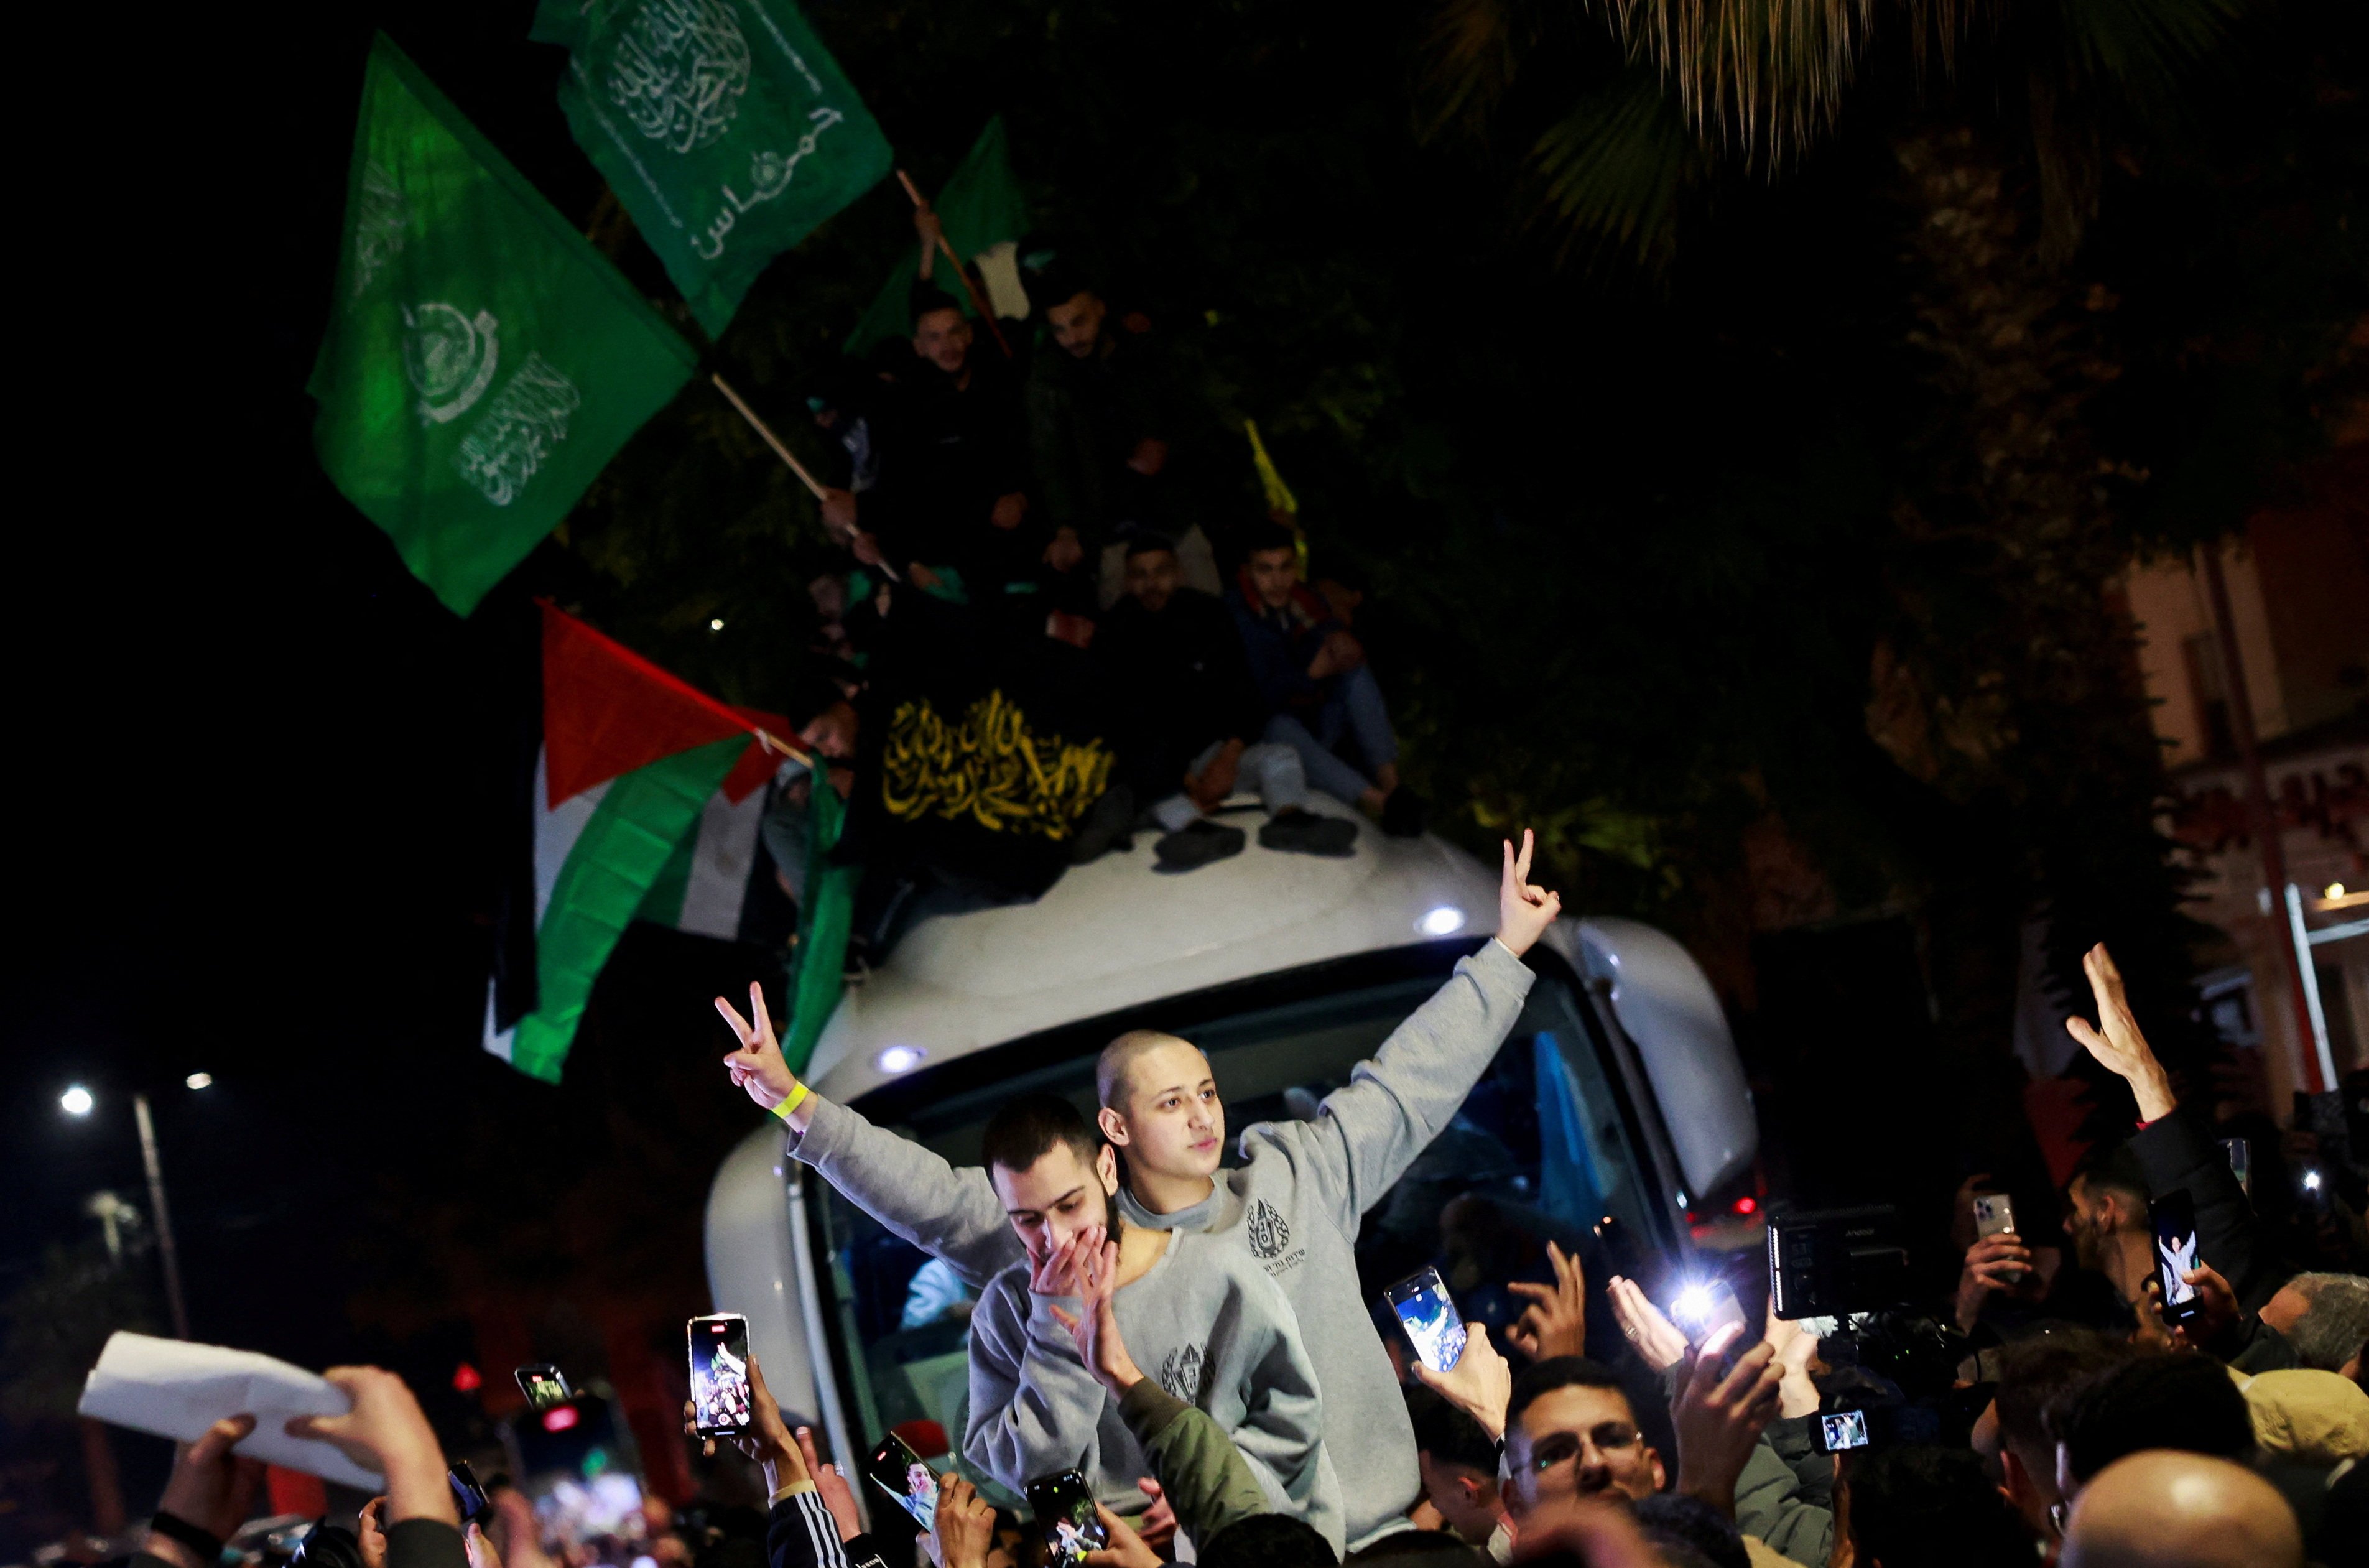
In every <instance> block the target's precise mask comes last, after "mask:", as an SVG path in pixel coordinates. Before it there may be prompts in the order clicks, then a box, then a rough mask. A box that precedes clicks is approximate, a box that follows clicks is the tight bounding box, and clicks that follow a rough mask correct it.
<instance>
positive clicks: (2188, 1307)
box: [2147, 1190, 2204, 1328]
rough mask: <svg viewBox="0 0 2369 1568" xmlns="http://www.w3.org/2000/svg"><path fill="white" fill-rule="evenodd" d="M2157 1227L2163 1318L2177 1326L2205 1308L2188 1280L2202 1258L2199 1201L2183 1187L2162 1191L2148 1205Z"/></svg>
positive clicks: (2156, 1243)
mask: <svg viewBox="0 0 2369 1568" xmlns="http://www.w3.org/2000/svg"><path fill="white" fill-rule="evenodd" d="M2147 1215H2148V1218H2149V1220H2150V1221H2151V1223H2152V1224H2153V1226H2154V1229H2155V1266H2156V1277H2157V1283H2158V1284H2160V1285H2161V1286H2162V1287H2163V1321H2164V1322H2166V1323H2168V1324H2169V1325H2170V1326H2172V1327H2174V1328H2178V1327H2179V1326H2180V1324H2182V1323H2185V1322H2188V1321H2189V1320H2191V1319H2192V1318H2193V1317H2195V1316H2196V1314H2197V1313H2198V1312H2199V1311H2201V1310H2203V1305H2204V1303H2203V1299H2202V1298H2201V1297H2199V1296H2198V1294H2197V1291H2196V1287H2195V1286H2193V1285H2191V1284H2190V1283H2189V1282H2188V1279H2187V1276H2189V1275H2191V1274H2193V1273H2194V1272H2195V1271H2196V1269H2197V1268H2198V1267H2199V1265H2201V1264H2202V1263H2203V1259H2201V1258H2199V1257H2198V1256H2197V1255H2196V1205H2195V1203H2194V1201H2193V1200H2192V1199H2191V1198H2190V1197H2189V1196H2188V1194H2187V1193H2186V1192H2185V1191H2184V1190H2183V1191H2177V1192H2168V1193H2164V1194H2162V1195H2160V1196H2157V1198H2156V1200H2155V1201H2154V1202H2152V1203H2150V1204H2148V1205H2147Z"/></svg>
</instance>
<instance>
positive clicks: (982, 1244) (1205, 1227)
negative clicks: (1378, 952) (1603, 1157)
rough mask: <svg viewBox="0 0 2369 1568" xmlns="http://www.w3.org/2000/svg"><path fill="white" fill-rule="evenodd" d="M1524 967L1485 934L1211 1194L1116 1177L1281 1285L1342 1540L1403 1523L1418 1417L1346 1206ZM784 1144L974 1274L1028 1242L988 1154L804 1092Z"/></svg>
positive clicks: (1403, 1155) (1384, 1172)
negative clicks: (976, 1161) (938, 1148)
mask: <svg viewBox="0 0 2369 1568" xmlns="http://www.w3.org/2000/svg"><path fill="white" fill-rule="evenodd" d="M1531 979H1532V976H1531V974H1530V971H1529V970H1528V968H1526V967H1524V966H1523V964H1522V961H1521V960H1520V959H1518V958H1516V957H1515V956H1514V955H1513V953H1512V952H1511V951H1510V950H1509V949H1507V948H1506V947H1505V944H1503V943H1500V942H1496V941H1491V942H1488V943H1486V944H1483V945H1482V949H1481V951H1479V952H1478V953H1475V954H1474V955H1472V956H1471V957H1470V958H1466V959H1463V960H1462V961H1460V962H1459V963H1458V965H1457V966H1456V973H1455V975H1454V976H1453V977H1452V978H1451V979H1449V980H1448V983H1447V984H1446V985H1444V986H1442V987H1440V988H1439V990H1437V991H1436V992H1435V993H1434V994H1433V995H1432V997H1431V1000H1430V1001H1426V1002H1425V1003H1424V1004H1423V1005H1422V1006H1421V1007H1419V1008H1417V1009H1416V1010H1415V1012H1414V1013H1413V1016H1411V1017H1409V1018H1408V1019H1407V1021H1406V1022H1405V1023H1403V1024H1400V1025H1399V1026H1398V1027H1397V1028H1396V1029H1394V1030H1392V1031H1391V1032H1390V1038H1389V1039H1387V1040H1384V1041H1383V1042H1382V1044H1381V1048H1380V1049H1379V1050H1377V1051H1376V1052H1375V1053H1374V1056H1373V1059H1371V1060H1369V1061H1364V1062H1360V1063H1358V1064H1357V1067H1356V1070H1355V1071H1354V1072H1353V1073H1352V1074H1351V1075H1350V1082H1349V1084H1348V1087H1346V1088H1345V1089H1342V1090H1339V1091H1338V1092H1336V1093H1333V1094H1330V1095H1327V1096H1326V1097H1325V1099H1324V1103H1323V1104H1322V1106H1320V1107H1319V1109H1318V1113H1317V1116H1316V1119H1315V1120H1313V1121H1308V1122H1284V1123H1273V1122H1268V1123H1261V1124H1259V1125H1257V1126H1254V1127H1250V1128H1248V1129H1247V1130H1245V1131H1244V1132H1243V1134H1242V1159H1243V1161H1244V1163H1243V1164H1242V1165H1241V1166H1240V1167H1238V1168H1236V1169H1234V1170H1230V1171H1220V1172H1219V1173H1218V1176H1217V1181H1216V1190H1215V1191H1214V1192H1212V1193H1211V1194H1210V1196H1208V1197H1207V1198H1205V1199H1203V1200H1202V1201H1201V1202H1199V1203H1196V1204H1195V1205H1193V1206H1192V1207H1190V1208H1186V1209H1182V1210H1179V1211H1178V1212H1177V1213H1174V1214H1166V1215H1160V1214H1153V1213H1151V1212H1150V1211H1149V1210H1147V1209H1145V1208H1144V1207H1142V1206H1141V1205H1140V1204H1139V1203H1137V1202H1135V1201H1134V1199H1133V1198H1132V1197H1131V1196H1129V1195H1128V1194H1127V1193H1126V1192H1125V1191H1122V1192H1121V1193H1120V1194H1119V1203H1120V1206H1121V1208H1122V1211H1123V1212H1124V1214H1125V1215H1126V1218H1127V1222H1128V1223H1129V1224H1135V1225H1144V1226H1151V1227H1157V1228H1162V1229H1176V1230H1199V1231H1206V1232H1207V1233H1208V1234H1210V1235H1211V1236H1212V1237H1218V1238H1223V1239H1225V1240H1227V1241H1228V1242H1230V1244H1231V1245H1233V1246H1235V1247H1237V1248H1239V1249H1241V1250H1242V1252H1243V1253H1247V1255H1249V1256H1250V1257H1251V1258H1253V1259H1254V1260H1255V1261H1256V1262H1257V1264H1258V1265H1259V1266H1260V1267H1261V1268H1264V1269H1265V1271H1266V1272H1267V1274H1268V1275H1269V1276H1271V1277H1272V1278H1274V1280H1275V1281H1276V1284H1278V1285H1280V1286H1281V1287H1282V1288H1283V1293H1284V1296H1285V1297H1286V1299H1288V1300H1289V1301H1290V1302H1291V1305H1292V1309H1293V1311H1294V1312H1295V1313H1296V1314H1297V1316H1298V1317H1299V1331H1300V1337H1301V1341H1302V1343H1303V1344H1305V1345H1306V1346H1307V1347H1308V1354H1309V1356H1310V1359H1311V1360H1312V1361H1313V1362H1314V1363H1315V1366H1316V1378H1317V1383H1318V1386H1319V1387H1320V1388H1322V1391H1323V1397H1324V1446H1325V1448H1326V1450H1327V1452H1328V1453H1329V1454H1330V1455H1331V1458H1332V1460H1333V1465H1334V1467H1335V1468H1336V1469H1337V1471H1338V1472H1339V1474H1340V1477H1341V1482H1342V1492H1343V1495H1342V1504H1343V1512H1344V1515H1345V1521H1346V1524H1345V1533H1346V1534H1347V1536H1348V1546H1349V1548H1350V1550H1352V1551H1354V1550H1356V1548H1357V1547H1358V1546H1360V1545H1362V1544H1364V1543H1365V1542H1366V1541H1367V1540H1368V1539H1370V1538H1372V1537H1375V1536H1378V1535H1380V1534H1383V1533H1385V1532H1387V1531H1390V1530H1395V1529H1398V1528H1403V1526H1404V1525H1405V1522H1406V1521H1405V1514H1406V1510H1407V1508H1408V1506H1409V1505H1412V1504H1413V1502H1414V1499H1415V1494H1417V1493H1418V1492H1419V1491H1420V1490H1421V1488H1422V1480H1421V1477H1420V1476H1418V1474H1417V1473H1416V1471H1415V1462H1414V1428H1413V1425H1412V1424H1411V1423H1409V1421H1408V1420H1407V1413H1406V1403H1405V1401H1404V1399H1403V1397H1402V1395H1401V1394H1400V1392H1399V1388H1398V1380H1397V1378H1396V1376H1395V1375H1394V1374H1393V1373H1392V1371H1391V1368H1390V1355H1389V1353H1388V1352H1387V1351H1385V1350H1384V1349H1383V1348H1382V1342H1381V1340H1380V1339H1379V1337H1378V1336H1377V1335H1376V1333H1375V1332H1374V1326H1373V1320H1372V1318H1371V1316H1370V1315H1369V1308H1368V1303H1367V1301H1366V1300H1365V1299H1364V1296H1363V1294H1362V1293H1361V1291H1360V1289H1359V1287H1358V1284H1357V1264H1356V1237H1357V1225H1358V1221H1359V1219H1360V1217H1361V1216H1363V1215H1364V1213H1365V1212H1366V1210H1367V1209H1368V1208H1371V1207H1373V1206H1374V1204H1375V1202H1376V1201H1377V1200H1378V1199H1379V1197H1380V1196H1381V1195H1382V1194H1383V1193H1385V1192H1387V1191H1388V1190H1389V1189H1390V1185H1391V1184H1392V1183H1394V1182H1396V1181H1397V1180H1398V1179H1399V1177H1400V1176H1401V1175H1402V1173H1404V1172H1405V1170H1406V1168H1407V1166H1408V1165H1410V1164H1411V1163H1413V1160H1414V1157H1415V1156H1416V1155H1417V1154H1419V1153H1421V1152H1422V1151H1423V1149H1424V1146H1425V1145H1426V1144H1428V1143H1429V1142H1430V1141H1431V1140H1432V1139H1434V1138H1436V1137H1437V1136H1438V1134H1439V1131H1440V1129H1441V1128H1442V1127H1446V1126H1447V1125H1448V1118H1449V1117H1451V1116H1454V1115H1455V1114H1456V1110H1457V1107H1458V1106H1459V1105H1461V1104H1463V1103H1464V1096H1465V1095H1466V1094H1468V1093H1471V1089H1472V1085H1473V1083H1474V1082H1477V1081H1478V1080H1479V1079H1480V1076H1481V1074H1482V1071H1483V1070H1485V1069H1486V1068H1487V1067H1488V1065H1489V1060H1490V1059H1491V1058H1492V1057H1493V1056H1495V1055H1496V1054H1497V1047H1499V1046H1501V1045H1503V1044H1505V1036H1507V1035H1509V1034H1511V1033H1512V1032H1513V1028H1514V1023H1515V1021H1516V1019H1517V1018H1519V1017H1520V1016H1521V1013H1522V1003H1523V1001H1524V1000H1525V999H1526V998H1528V995H1529V991H1530V982H1531ZM791 1152H792V1153H793V1154H794V1155H795V1157H796V1158H797V1159H799V1160H801V1161H804V1162H806V1163H807V1164H808V1165H811V1166H813V1167H814V1168H815V1169H816V1170H817V1171H819V1172H820V1173H822V1175H823V1178H824V1179H825V1180H827V1181H829V1182H830V1185H833V1186H834V1187H837V1188H838V1189H839V1190H840V1191H841V1193H843V1194H844V1195H846V1196H847V1198H848V1200H849V1201H850V1202H852V1203H853V1204H855V1205H856V1207H860V1208H862V1209H863V1210H864V1212H865V1213H867V1214H869V1215H871V1216H872V1217H873V1218H874V1219H877V1220H879V1221H880V1222H881V1223H882V1224H883V1225H885V1226H887V1228H888V1229H889V1230H892V1231H894V1232H895V1233H896V1234H897V1235H898V1236H901V1237H903V1238H904V1239H905V1240H906V1241H908V1242H912V1243H913V1244H914V1245H915V1246H917V1247H920V1248H921V1250H922V1251H923V1252H926V1253H932V1254H933V1255H934V1256H937V1257H942V1258H944V1259H945V1260H946V1262H947V1263H949V1264H951V1265H954V1267H955V1269H956V1272H957V1273H959V1274H961V1275H962V1276H964V1277H965V1278H966V1279H967V1280H968V1281H970V1282H971V1283H973V1284H975V1285H980V1286H984V1285H985V1284H986V1282H987V1281H988V1280H989V1279H990V1278H992V1277H993V1276H995V1275H997V1274H999V1273H1001V1271H1002V1270H1003V1269H1005V1268H1007V1267H1009V1266H1011V1265H1012V1264H1013V1263H1014V1262H1016V1261H1018V1260H1019V1259H1020V1258H1021V1257H1022V1256H1023V1255H1024V1254H1023V1252H1022V1248H1021V1245H1020V1238H1019V1237H1017V1236H1015V1235H1013V1231H1012V1226H1011V1223H1010V1221H1009V1220H1008V1219H1007V1218H1006V1217H1005V1215H1004V1212H1003V1206H1002V1204H1001V1203H1000V1202H998V1201H997V1199H996V1196H995V1189H994V1188H993V1187H992V1186H991V1185H989V1183H988V1179H987V1173H986V1172H984V1171H982V1170H979V1169H978V1168H977V1167H975V1166H974V1167H969V1168H967V1169H964V1170H960V1171H957V1170H956V1169H955V1168H954V1167H953V1166H951V1165H949V1164H947V1163H946V1162H945V1161H944V1160H943V1159H941V1158H940V1157H939V1156H937V1155H935V1154H933V1153H932V1152H931V1151H930V1150H926V1149H924V1148H922V1147H921V1145H919V1144H917V1143H914V1142H912V1141H910V1139H902V1138H898V1136H897V1135H896V1134H894V1133H891V1132H887V1131H885V1130H883V1129H882V1128H879V1127H874V1126H873V1125H872V1124H871V1123H869V1122H867V1121H865V1120H864V1118H863V1117H862V1116H858V1115H857V1114H856V1113H855V1112H853V1111H851V1110H849V1109H848V1108H847V1107H846V1106H844V1105H839V1104H833V1103H831V1102H830V1101H828V1100H817V1101H816V1102H815V1111H814V1117H813V1120H812V1121H810V1122H809V1123H808V1124H807V1130H806V1134H805V1136H804V1137H803V1138H798V1139H795V1142H794V1143H793V1144H792V1146H791ZM1081 1370H1082V1368H1081Z"/></svg>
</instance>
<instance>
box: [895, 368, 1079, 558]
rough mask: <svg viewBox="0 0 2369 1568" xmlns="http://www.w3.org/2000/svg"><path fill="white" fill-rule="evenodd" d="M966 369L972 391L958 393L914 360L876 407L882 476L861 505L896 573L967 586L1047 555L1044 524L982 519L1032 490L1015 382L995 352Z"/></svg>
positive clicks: (948, 378) (937, 373) (950, 383)
mask: <svg viewBox="0 0 2369 1568" xmlns="http://www.w3.org/2000/svg"><path fill="white" fill-rule="evenodd" d="M969 370H970V381H969V384H968V385H967V386H965V387H960V388H957V387H956V384H955V381H954V378H953V377H951V376H949V375H947V374H946V373H945V372H943V371H941V370H939V369H938V368H937V367H936V366H935V365H933V364H931V363H929V362H928V361H923V360H919V359H917V360H916V361H914V362H913V365H912V368H911V369H910V370H909V371H906V372H903V373H902V374H901V376H900V378H899V381H898V385H897V386H896V388H895V389H894V390H893V391H891V392H889V393H888V394H887V395H884V396H883V397H882V398H881V399H880V400H879V406H878V411H877V413H876V415H875V418H874V429H873V439H874V448H875V452H877V454H878V461H879V465H880V478H879V483H878V484H877V485H876V486H875V487H874V489H873V491H872V493H871V494H870V495H869V496H867V497H866V498H865V502H864V504H865V507H866V508H867V509H868V513H869V515H867V516H866V517H865V519H864V525H865V526H866V527H867V528H869V529H871V530H872V531H873V532H875V533H877V534H878V535H879V536H880V539H881V544H882V547H883V549H884V550H885V551H886V552H887V554H888V557H889V559H890V560H891V561H892V562H893V563H894V564H895V565H896V566H897V567H898V570H900V571H901V570H903V569H904V566H905V563H906V562H907V561H920V562H921V563H922V564H923V565H925V566H930V567H949V566H951V567H956V568H957V569H959V570H961V571H962V572H963V573H964V576H965V578H966V580H967V579H968V578H971V577H973V576H978V575H985V576H988V577H994V576H996V575H998V574H999V573H1001V570H1002V569H1003V557H1004V556H1006V555H1017V556H1019V557H1021V558H1023V559H1024V560H1026V561H1030V562H1033V561H1034V560H1035V558H1036V555H1038V554H1041V553H1042V551H1043V549H1044V540H1045V538H1046V537H1047V534H1048V531H1047V529H1046V528H1045V526H1044V523H1043V520H1042V519H1041V518H1039V517H1031V518H1030V519H1029V520H1028V521H1026V522H1024V524H1023V525H1022V527H1021V528H1020V529H1019V530H1003V529H999V528H997V527H995V525H994V524H993V523H991V522H990V521H988V519H989V514H990V512H991V511H992V510H993V509H994V507H995V502H996V499H997V498H998V497H1001V496H1005V495H1009V494H1012V493H1013V492H1014V491H1018V492H1020V493H1021V494H1023V495H1025V494H1026V493H1027V492H1028V490H1029V488H1030V486H1029V478H1028V438H1027V430H1026V427H1025V424H1024V420H1023V418H1022V415H1021V407H1020V385H1019V382H1018V380H1017V379H1016V378H1015V377H1014V376H1013V372H1012V370H1011V368H1010V367H1009V366H1007V365H1006V364H1005V363H1004V361H1003V360H1002V359H1001V356H999V355H995V354H991V353H990V354H984V355H982V354H980V353H978V352H977V351H976V349H974V350H973V352H972V354H971V356H970V361H969ZM1013 534H1020V535H1023V536H1024V537H1021V538H1017V539H1015V538H1013V537H1011V536H1012V535H1013ZM970 586H972V587H973V588H974V589H978V588H980V587H982V586H983V585H980V584H971V585H970Z"/></svg>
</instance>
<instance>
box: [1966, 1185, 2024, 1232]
mask: <svg viewBox="0 0 2369 1568" xmlns="http://www.w3.org/2000/svg"><path fill="white" fill-rule="evenodd" d="M2014 1230H2015V1201H2014V1200H2013V1199H2012V1198H2010V1197H2009V1196H2007V1194H2005V1193H1985V1194H1983V1195H1981V1196H1978V1197H1976V1198H1975V1199H1974V1239H1975V1240H1976V1241H1980V1240H1982V1239H1983V1238H1984V1237H1985V1236H1996V1235H1998V1234H1999V1233H2001V1232H2002V1231H2005V1232H2007V1233H2009V1234H2013V1233H2014Z"/></svg>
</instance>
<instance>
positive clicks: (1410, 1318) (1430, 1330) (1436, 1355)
mask: <svg viewBox="0 0 2369 1568" xmlns="http://www.w3.org/2000/svg"><path fill="white" fill-rule="evenodd" d="M1382 1299H1384V1300H1385V1301H1388V1302H1389V1303H1390V1310H1391V1311H1392V1312H1393V1313H1395V1314H1396V1315H1397V1317H1398V1320H1399V1326H1400V1327H1401V1328H1402V1329H1404V1330H1405V1331H1406V1336H1407V1340H1408V1342H1409V1343H1410V1344H1412V1345H1413V1346H1414V1354H1415V1358H1416V1359H1417V1360H1419V1361H1421V1362H1422V1363H1423V1364H1424V1365H1425V1366H1426V1367H1428V1368H1431V1369H1432V1370H1433V1371H1435V1372H1445V1371H1447V1370H1448V1368H1450V1367H1453V1366H1455V1365H1456V1363H1457V1362H1458V1361H1459V1359H1461V1358H1462V1356H1463V1355H1464V1340H1465V1333H1464V1318H1463V1314H1461V1313H1459V1311H1457V1310H1456V1303H1455V1301H1454V1300H1453V1299H1450V1298H1449V1296H1448V1282H1447V1281H1446V1280H1444V1279H1442V1278H1440V1276H1439V1270H1437V1269H1436V1268H1426V1269H1424V1270H1423V1271H1422V1272H1420V1273H1417V1274H1411V1275H1409V1276H1406V1277H1405V1278H1404V1279H1402V1280H1400V1281H1399V1282H1398V1283H1397V1284H1396V1285H1393V1286H1391V1287H1390V1288H1389V1289H1388V1290H1385V1291H1383V1292H1382Z"/></svg>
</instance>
